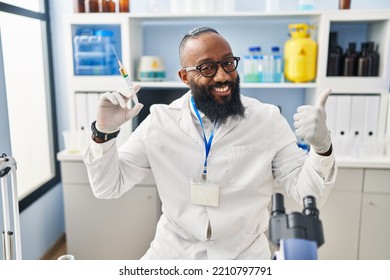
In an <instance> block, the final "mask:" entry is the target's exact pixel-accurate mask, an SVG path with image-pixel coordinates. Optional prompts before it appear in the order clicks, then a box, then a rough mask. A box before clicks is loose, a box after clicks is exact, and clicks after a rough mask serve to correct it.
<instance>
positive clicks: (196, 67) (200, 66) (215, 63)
mask: <svg viewBox="0 0 390 280" xmlns="http://www.w3.org/2000/svg"><path fill="white" fill-rule="evenodd" d="M229 58H233V59H234V61H235V62H236V67H234V69H233V70H231V71H226V69H225V68H224V67H223V64H222V63H223V62H224V61H225V60H226V59H229ZM240 59H241V58H240V57H239V56H229V57H227V58H224V59H223V60H220V61H215V62H214V61H213V62H204V63H202V64H199V65H197V66H190V67H185V68H183V69H182V70H185V71H187V72H188V71H194V70H197V71H199V72H200V74H202V76H203V77H206V78H211V77H214V76H215V75H216V74H217V72H218V64H219V65H221V67H222V69H223V71H225V72H226V73H231V72H233V71H235V70H236V69H237V67H238V62H239V61H240ZM207 63H212V64H214V65H216V66H217V68H216V69H217V70H216V71H215V73H214V74H213V75H210V76H205V75H204V74H203V73H202V70H201V69H202V66H203V65H204V64H207Z"/></svg>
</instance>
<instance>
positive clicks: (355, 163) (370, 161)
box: [57, 151, 390, 169]
mask: <svg viewBox="0 0 390 280" xmlns="http://www.w3.org/2000/svg"><path fill="white" fill-rule="evenodd" d="M57 159H58V160H59V161H82V160H83V154H82V153H68V152H67V151H61V152H59V153H58V154H57ZM336 162H337V165H338V166H339V167H342V168H381V169H390V157H387V156H372V157H362V158H358V157H346V156H340V157H337V156H336Z"/></svg>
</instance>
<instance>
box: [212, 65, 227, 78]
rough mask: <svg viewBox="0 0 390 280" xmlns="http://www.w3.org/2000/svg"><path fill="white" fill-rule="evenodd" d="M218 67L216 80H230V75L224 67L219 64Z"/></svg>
mask: <svg viewBox="0 0 390 280" xmlns="http://www.w3.org/2000/svg"><path fill="white" fill-rule="evenodd" d="M217 67H218V68H217V73H215V76H214V80H216V81H223V82H225V81H226V80H228V79H229V74H228V73H226V71H225V70H224V69H223V68H222V65H221V64H220V63H219V64H218V66H217Z"/></svg>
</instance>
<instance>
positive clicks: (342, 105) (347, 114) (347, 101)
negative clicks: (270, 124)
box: [334, 95, 352, 155]
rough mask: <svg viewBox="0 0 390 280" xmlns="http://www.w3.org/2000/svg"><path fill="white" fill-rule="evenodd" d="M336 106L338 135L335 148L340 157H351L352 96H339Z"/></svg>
mask: <svg viewBox="0 0 390 280" xmlns="http://www.w3.org/2000/svg"><path fill="white" fill-rule="evenodd" d="M336 99H337V102H336V103H337V104H336V116H337V122H336V135H335V142H334V148H335V153H337V154H339V155H350V154H351V152H350V149H349V145H348V140H349V138H350V129H349V128H350V120H351V101H352V96H351V95H337V98H336Z"/></svg>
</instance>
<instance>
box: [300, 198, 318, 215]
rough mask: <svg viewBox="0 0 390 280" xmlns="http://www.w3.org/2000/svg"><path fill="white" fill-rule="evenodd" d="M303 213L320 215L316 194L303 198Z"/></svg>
mask: <svg viewBox="0 0 390 280" xmlns="http://www.w3.org/2000/svg"><path fill="white" fill-rule="evenodd" d="M303 214H305V215H307V216H308V215H311V216H316V217H318V216H319V211H318V209H317V204H316V199H315V197H314V196H311V195H308V196H305V197H304V198H303Z"/></svg>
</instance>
